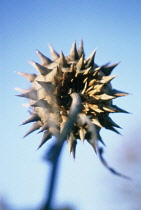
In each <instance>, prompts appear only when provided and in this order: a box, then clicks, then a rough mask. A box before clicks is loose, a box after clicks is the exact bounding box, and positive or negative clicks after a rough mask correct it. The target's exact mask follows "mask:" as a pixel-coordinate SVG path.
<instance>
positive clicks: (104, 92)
mask: <svg viewBox="0 0 141 210" xmlns="http://www.w3.org/2000/svg"><path fill="white" fill-rule="evenodd" d="M49 48H50V51H51V56H52V60H51V59H49V58H48V57H46V56H45V55H43V54H42V53H41V52H40V51H38V50H37V54H38V55H39V57H40V59H41V62H42V64H39V63H36V62H34V61H30V63H31V64H32V65H33V66H34V67H35V68H36V69H37V70H38V72H39V74H28V73H23V72H18V74H20V75H22V76H24V77H25V78H26V79H28V80H29V81H30V82H31V83H32V86H31V88H30V89H29V90H25V89H20V88H16V90H18V91H20V92H22V94H20V95H18V96H20V97H26V98H28V99H29V103H28V104H27V105H26V106H27V107H29V108H30V109H31V110H30V117H29V118H28V119H27V120H25V121H24V122H23V123H22V125H24V124H27V123H30V122H34V123H33V125H32V127H31V129H30V130H29V131H28V132H27V133H26V134H25V136H24V137H26V136H27V135H29V134H30V133H32V132H33V131H35V130H37V129H40V130H39V132H38V133H40V132H43V138H42V140H41V143H40V145H39V147H38V149H39V148H40V147H41V146H42V145H43V144H44V143H45V142H46V141H47V140H49V139H50V138H51V137H52V136H55V137H56V139H57V141H56V143H55V144H54V145H53V146H52V147H51V149H50V150H49V152H48V153H47V159H48V160H49V161H50V162H51V163H52V172H51V182H50V187H49V192H48V198H47V201H46V203H45V206H44V207H43V210H45V209H51V208H52V198H53V192H54V184H55V178H56V173H57V167H58V160H59V155H60V152H61V150H62V147H63V144H64V141H66V140H67V142H68V144H69V149H70V152H72V153H73V157H74V158H75V153H76V144H77V141H78V140H79V139H80V140H81V141H82V142H84V140H87V141H88V142H89V143H90V145H91V146H92V147H93V148H94V151H95V152H96V153H97V154H99V157H100V160H101V161H102V163H103V164H104V165H105V166H106V167H107V168H108V169H109V170H110V171H111V172H112V173H114V174H116V175H119V176H121V177H125V178H128V177H126V176H124V175H122V174H120V173H118V172H116V171H115V170H114V169H113V168H111V167H109V165H108V164H107V162H106V161H105V160H104V158H103V148H102V147H101V146H99V142H100V143H101V144H103V145H104V142H103V140H102V138H101V136H100V130H101V128H102V127H105V128H106V129H109V130H112V131H114V132H116V133H118V134H119V131H118V130H117V129H116V128H120V126H119V125H117V124H116V123H115V122H114V121H113V120H112V119H111V118H110V116H109V115H110V113H128V112H127V111H125V110H123V109H121V108H119V107H117V106H116V105H114V104H113V100H114V99H115V98H117V97H121V96H125V95H128V93H125V92H122V91H119V90H116V89H113V88H112V86H111V80H112V79H114V78H115V76H116V75H114V76H110V74H111V72H112V71H113V69H114V68H115V67H116V66H117V65H118V63H116V64H114V65H109V63H108V64H105V65H102V66H98V65H97V64H96V63H95V62H94V59H95V54H96V51H94V52H93V53H92V54H91V55H90V56H89V57H88V58H87V59H85V53H84V48H83V42H82V41H81V42H80V46H79V48H78V50H77V47H76V43H75V42H74V44H73V45H72V48H71V51H70V53H69V55H68V56H67V57H65V56H64V54H63V52H61V53H60V55H59V54H58V53H57V52H56V51H55V50H54V49H53V47H52V46H51V45H49Z"/></svg>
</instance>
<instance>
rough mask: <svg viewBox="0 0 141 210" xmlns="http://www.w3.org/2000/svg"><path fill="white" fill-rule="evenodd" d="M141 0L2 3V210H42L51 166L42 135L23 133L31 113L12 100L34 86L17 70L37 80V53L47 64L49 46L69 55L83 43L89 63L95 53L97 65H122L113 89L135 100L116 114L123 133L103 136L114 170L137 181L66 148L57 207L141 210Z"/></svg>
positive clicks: (125, 100) (85, 150)
mask: <svg viewBox="0 0 141 210" xmlns="http://www.w3.org/2000/svg"><path fill="white" fill-rule="evenodd" d="M140 11H141V1H140V0H97V1H95V0H75V1H71V0H58V1H55V0H52V1H48V0H42V1H40V0H34V1H33V0H21V1H16V0H10V1H8V0H1V1H0V47H1V50H0V69H1V73H0V81H1V82H0V95H1V103H0V117H1V120H0V121H1V123H0V125H1V131H0V210H7V209H8V210H9V209H12V210H19V209H20V210H31V209H32V210H33V209H34V210H35V209H39V208H40V207H41V206H42V205H43V202H44V199H45V198H46V188H47V186H48V184H49V174H50V165H49V164H47V163H46V162H45V161H44V155H45V152H46V150H47V149H48V148H49V147H50V145H51V144H52V142H53V141H48V142H47V143H46V144H45V145H44V146H43V147H42V148H41V149H40V150H38V151H36V149H37V147H38V145H39V143H40V140H41V137H42V134H38V135H36V132H35V133H32V134H31V135H30V136H28V137H27V138H25V139H22V136H23V135H24V134H25V133H26V131H27V130H28V129H29V127H30V125H25V126H19V125H20V124H21V122H22V121H23V120H25V119H26V118H27V117H28V115H29V113H28V111H27V109H26V108H25V107H23V106H22V105H21V104H23V103H26V102H27V101H26V99H21V98H18V97H15V95H16V94H17V92H16V91H15V90H14V88H16V87H20V88H28V87H29V86H30V84H29V83H28V81H26V79H24V78H23V77H21V76H19V75H18V74H16V73H15V71H22V72H27V73H36V70H35V69H34V68H33V67H32V66H31V65H30V64H29V63H28V61H29V60H34V61H36V62H40V60H39V58H38V56H37V54H36V52H35V50H36V49H38V50H40V51H41V52H42V53H43V54H45V55H46V56H48V57H50V53H49V49H48V43H50V44H52V45H53V47H54V48H55V50H56V51H57V52H60V51H61V50H63V52H64V54H65V55H66V56H67V55H68V54H69V52H70V49H71V46H72V43H73V42H74V41H75V40H76V42H77V45H78V44H79V41H80V40H81V39H83V41H84V49H85V54H86V57H87V56H89V54H91V52H92V51H93V50H94V49H95V48H97V54H96V63H97V64H98V65H102V64H105V63H107V62H111V64H113V63H116V62H120V64H119V65H118V66H117V67H116V68H115V70H114V72H113V75H114V74H119V76H118V77H116V78H115V79H114V80H113V81H112V85H113V87H114V88H116V89H118V90H122V91H125V92H128V93H131V95H129V96H125V97H121V98H118V99H116V100H115V102H114V103H115V105H117V106H119V107H121V108H123V109H125V110H127V111H129V112H130V113H131V114H113V115H112V114H111V117H112V119H113V120H114V121H115V122H116V123H117V124H119V125H120V126H121V127H122V128H123V129H122V130H121V133H122V135H117V134H115V133H113V132H111V131H108V130H106V129H102V131H101V136H102V138H103V140H104V142H105V144H106V147H105V153H104V156H105V158H106V160H107V161H108V163H109V165H110V166H112V167H113V168H115V169H116V170H118V171H119V172H121V173H123V174H125V175H127V176H129V177H131V178H132V181H129V180H126V179H123V178H120V177H117V176H115V175H113V174H111V173H110V172H109V171H108V170H107V169H106V168H105V167H104V166H103V165H102V164H101V162H100V160H99V158H98V156H97V155H96V154H95V153H94V151H93V149H92V147H91V146H90V145H89V144H88V143H87V142H84V144H83V143H82V142H79V143H78V147H77V153H76V159H75V160H73V158H72V156H71V155H70V154H69V152H68V147H67V144H65V146H64V148H63V152H62V155H61V159H60V168H59V174H58V177H57V186H56V193H55V198H54V207H56V208H61V207H65V206H70V207H71V208H73V209H74V210H119V209H120V210H133V209H134V210H140V209H141V200H140V197H141V175H140V174H141V149H140V148H141V139H140V136H141V130H140V129H141V128H140V123H141V119H140V104H141V99H140V93H141V85H140V78H141V62H140V59H141V53H140V51H141V12H140Z"/></svg>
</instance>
